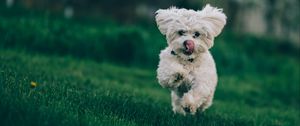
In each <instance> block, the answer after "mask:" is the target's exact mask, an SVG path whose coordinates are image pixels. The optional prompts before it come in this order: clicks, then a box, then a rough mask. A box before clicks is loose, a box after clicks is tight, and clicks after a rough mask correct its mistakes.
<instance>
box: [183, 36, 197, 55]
mask: <svg viewBox="0 0 300 126" xmlns="http://www.w3.org/2000/svg"><path fill="white" fill-rule="evenodd" d="M183 45H184V47H185V54H187V55H191V54H192V53H193V52H194V48H195V43H194V41H192V40H185V41H184V42H183Z"/></svg>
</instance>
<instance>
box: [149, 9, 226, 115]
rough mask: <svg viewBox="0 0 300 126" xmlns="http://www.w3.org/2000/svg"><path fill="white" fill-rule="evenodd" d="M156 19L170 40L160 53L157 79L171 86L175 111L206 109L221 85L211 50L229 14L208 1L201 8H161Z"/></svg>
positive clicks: (186, 111) (162, 31) (163, 85)
mask: <svg viewBox="0 0 300 126" xmlns="http://www.w3.org/2000/svg"><path fill="white" fill-rule="evenodd" d="M155 18H156V22H157V25H158V28H159V30H160V32H161V33H162V34H163V35H166V38H167V42H168V47H167V48H165V49H164V50H162V51H161V53H160V55H159V57H160V62H159V65H158V69H157V78H158V81H159V83H160V85H161V86H162V87H166V88H169V89H171V97H172V106H173V111H174V112H175V113H181V114H184V115H185V114H186V113H191V114H195V113H196V111H197V109H200V110H201V111H204V110H205V109H207V108H208V107H209V106H211V104H212V99H213V96H214V92H215V88H216V85H217V72H216V67H215V62H214V60H213V57H212V55H211V54H210V52H209V51H208V50H209V49H210V48H211V47H212V46H213V44H214V37H216V36H217V35H219V34H220V32H221V30H222V29H223V27H224V25H225V24H226V16H225V14H224V13H223V12H222V9H218V8H214V7H211V6H210V5H209V4H208V5H206V6H205V7H204V8H203V9H202V10H201V11H194V10H187V9H178V8H175V7H171V8H169V9H159V10H158V11H157V12H156V17H155ZM187 40H189V41H192V43H193V44H192V45H193V46H190V45H188V46H189V48H192V53H191V54H186V53H185V51H186V50H187V45H185V44H184V42H185V41H187Z"/></svg>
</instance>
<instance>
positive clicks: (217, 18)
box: [200, 4, 227, 37]
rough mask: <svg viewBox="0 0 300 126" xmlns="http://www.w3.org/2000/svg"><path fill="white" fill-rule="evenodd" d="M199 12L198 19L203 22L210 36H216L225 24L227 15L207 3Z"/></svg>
mask: <svg viewBox="0 0 300 126" xmlns="http://www.w3.org/2000/svg"><path fill="white" fill-rule="evenodd" d="M200 14H201V16H200V18H201V19H200V20H201V21H203V22H204V23H205V26H206V30H207V32H208V33H209V34H210V36H211V37H216V36H218V35H219V34H220V33H221V31H222V29H223V27H224V25H225V24H226V18H227V17H226V16H225V14H224V13H223V10H222V9H218V8H215V7H212V6H210V5H209V4H207V5H206V6H205V7H204V8H203V9H202V11H200Z"/></svg>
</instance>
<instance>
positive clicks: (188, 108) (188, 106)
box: [181, 93, 197, 114]
mask: <svg viewBox="0 0 300 126" xmlns="http://www.w3.org/2000/svg"><path fill="white" fill-rule="evenodd" d="M181 106H182V108H183V110H184V111H185V112H187V113H190V114H195V113H196V112H197V104H196V103H195V100H194V98H193V96H192V95H190V94H188V93H186V94H184V95H183V97H182V101H181Z"/></svg>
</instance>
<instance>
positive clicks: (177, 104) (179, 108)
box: [171, 91, 186, 115]
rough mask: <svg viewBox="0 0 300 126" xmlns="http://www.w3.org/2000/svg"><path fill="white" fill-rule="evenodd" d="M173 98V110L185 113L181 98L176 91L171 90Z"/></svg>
mask: <svg viewBox="0 0 300 126" xmlns="http://www.w3.org/2000/svg"><path fill="white" fill-rule="evenodd" d="M171 98H172V107H173V112H174V113H180V114H183V115H185V114H186V112H185V111H184V110H183V108H182V106H181V98H180V97H179V96H178V95H177V93H176V92H175V91H172V92H171Z"/></svg>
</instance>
